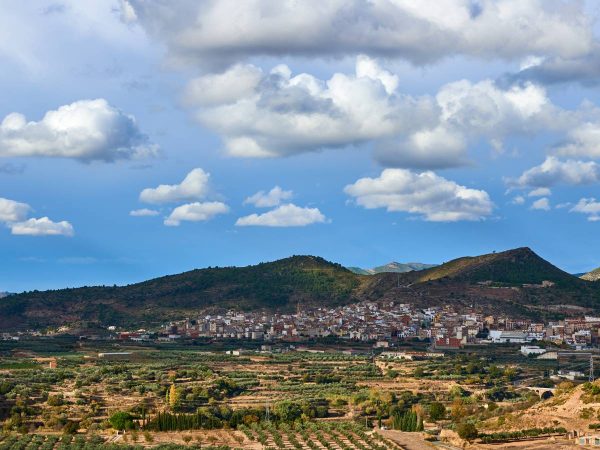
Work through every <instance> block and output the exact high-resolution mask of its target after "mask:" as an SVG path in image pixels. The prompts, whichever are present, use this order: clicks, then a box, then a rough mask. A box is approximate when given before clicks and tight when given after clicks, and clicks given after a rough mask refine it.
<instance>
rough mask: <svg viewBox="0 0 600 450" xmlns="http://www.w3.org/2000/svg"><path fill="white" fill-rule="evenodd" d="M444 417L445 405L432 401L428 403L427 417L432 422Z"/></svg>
mask: <svg viewBox="0 0 600 450" xmlns="http://www.w3.org/2000/svg"><path fill="white" fill-rule="evenodd" d="M444 417H446V407H445V406H444V405H443V404H442V403H440V402H433V403H432V404H430V405H429V418H430V419H431V420H433V421H434V422H436V421H438V420H441V419H443V418H444Z"/></svg>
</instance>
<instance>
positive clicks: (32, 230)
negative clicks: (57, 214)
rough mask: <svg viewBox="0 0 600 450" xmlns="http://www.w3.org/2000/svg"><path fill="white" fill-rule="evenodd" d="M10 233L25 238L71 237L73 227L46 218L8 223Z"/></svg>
mask: <svg viewBox="0 0 600 450" xmlns="http://www.w3.org/2000/svg"><path fill="white" fill-rule="evenodd" d="M8 226H9V227H10V230H11V233H12V234H16V235H25V236H69V237H71V236H73V235H74V234H75V231H74V230H73V226H72V225H71V224H70V223H69V222H66V221H64V220H63V221H62V222H53V221H51V220H50V219H49V218H48V217H42V218H40V219H33V218H32V219H28V220H25V221H23V222H14V223H9V224H8Z"/></svg>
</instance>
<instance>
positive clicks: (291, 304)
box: [0, 256, 360, 327]
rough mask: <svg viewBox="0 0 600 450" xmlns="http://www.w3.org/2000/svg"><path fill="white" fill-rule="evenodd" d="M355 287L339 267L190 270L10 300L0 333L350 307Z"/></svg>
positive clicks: (296, 264)
mask: <svg viewBox="0 0 600 450" xmlns="http://www.w3.org/2000/svg"><path fill="white" fill-rule="evenodd" d="M359 284H360V281H359V277H358V276H357V275H355V274H353V273H352V272H350V271H349V270H347V269H345V268H344V267H342V266H340V265H339V264H334V263H330V262H328V261H325V260H324V259H323V258H319V257H313V256H293V257H290V258H286V259H282V260H279V261H275V262H272V263H262V264H258V265H255V266H248V267H221V268H219V267H215V268H207V269H200V270H192V271H190V272H185V273H182V274H179V275H171V276H166V277H161V278H156V279H153V280H149V281H145V282H143V283H138V284H132V285H129V286H123V287H107V286H97V287H83V288H76V289H59V290H54V291H44V292H40V291H31V292H26V293H23V294H19V295H12V296H10V297H6V298H4V299H2V301H1V302H0V326H4V327H14V326H15V324H18V323H20V324H22V326H23V327H25V326H28V327H31V326H35V327H47V326H59V325H62V324H63V323H65V322H66V319H65V317H67V316H71V315H72V314H73V313H75V312H76V314H77V315H78V316H79V317H80V318H81V320H85V321H92V322H99V323H103V324H112V325H114V324H117V325H130V324H131V325H133V324H135V325H136V326H137V325H140V324H144V323H150V324H153V323H162V322H163V321H164V320H165V319H166V318H169V317H171V318H177V319H179V318H181V317H184V316H185V315H186V314H189V313H192V312H194V313H196V312H197V311H198V310H199V309H201V308H217V309H227V308H232V307H235V308H240V309H244V310H251V309H256V308H267V309H275V308H277V309H283V310H285V309H287V310H291V309H294V308H296V306H297V304H298V302H301V303H302V304H303V305H305V306H306V305H332V306H337V305H342V304H346V303H348V302H350V301H353V292H354V290H355V289H356V288H357V287H358V286H359ZM115 305H118V307H115ZM148 310H151V311H152V316H149V315H148V313H147V312H146V311H148ZM28 311H36V319H35V320H34V319H31V318H28V317H27V312H28ZM43 311H48V312H49V313H48V314H42V313H41V312H43Z"/></svg>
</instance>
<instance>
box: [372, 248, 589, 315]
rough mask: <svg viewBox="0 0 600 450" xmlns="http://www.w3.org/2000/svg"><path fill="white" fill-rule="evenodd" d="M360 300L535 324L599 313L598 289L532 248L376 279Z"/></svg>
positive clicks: (463, 259) (462, 259)
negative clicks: (456, 309) (448, 308)
mask: <svg viewBox="0 0 600 450" xmlns="http://www.w3.org/2000/svg"><path fill="white" fill-rule="evenodd" d="M373 278H374V279H373V281H372V282H371V283H369V285H368V286H367V287H366V288H365V289H363V291H362V292H361V297H362V298H366V299H369V300H375V299H379V300H384V301H396V302H401V303H411V304H414V305H417V306H420V307H429V306H440V305H453V306H463V307H470V308H473V309H475V310H477V311H480V312H482V313H484V314H490V315H494V314H510V315H515V316H521V317H530V318H532V319H535V320H542V319H544V318H558V317H561V316H564V315H575V316H576V315H579V316H580V315H582V314H583V313H586V312H596V311H600V284H598V285H596V284H595V283H590V282H588V281H585V280H581V279H579V278H577V277H574V276H573V275H570V274H568V273H566V272H564V271H562V270H560V269H559V268H557V267H555V266H554V265H552V264H550V263H549V262H548V261H546V260H544V259H542V258H540V257H539V256H538V255H537V254H535V253H534V252H533V251H531V249H529V248H517V249H513V250H508V251H505V252H500V253H490V254H486V255H480V256H474V257H462V258H458V259H455V260H452V261H449V262H447V263H444V264H441V265H439V266H436V267H433V268H431V269H426V270H422V271H414V272H407V273H403V274H391V273H383V274H379V275H375V276H373Z"/></svg>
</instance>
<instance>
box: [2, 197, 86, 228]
mask: <svg viewBox="0 0 600 450" xmlns="http://www.w3.org/2000/svg"><path fill="white" fill-rule="evenodd" d="M32 210H33V209H32V208H31V206H29V205H28V204H27V203H20V202H16V201H14V200H9V199H7V198H1V197H0V222H2V223H4V224H5V225H6V226H7V227H8V228H10V229H11V232H12V234H15V235H29V236H58V235H61V236H73V235H74V233H75V231H74V229H73V226H72V225H71V224H70V223H69V222H66V221H62V222H53V221H52V220H50V219H49V218H48V217H42V218H39V219H36V218H30V219H28V218H27V216H29V215H30V213H31V212H32Z"/></svg>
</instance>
